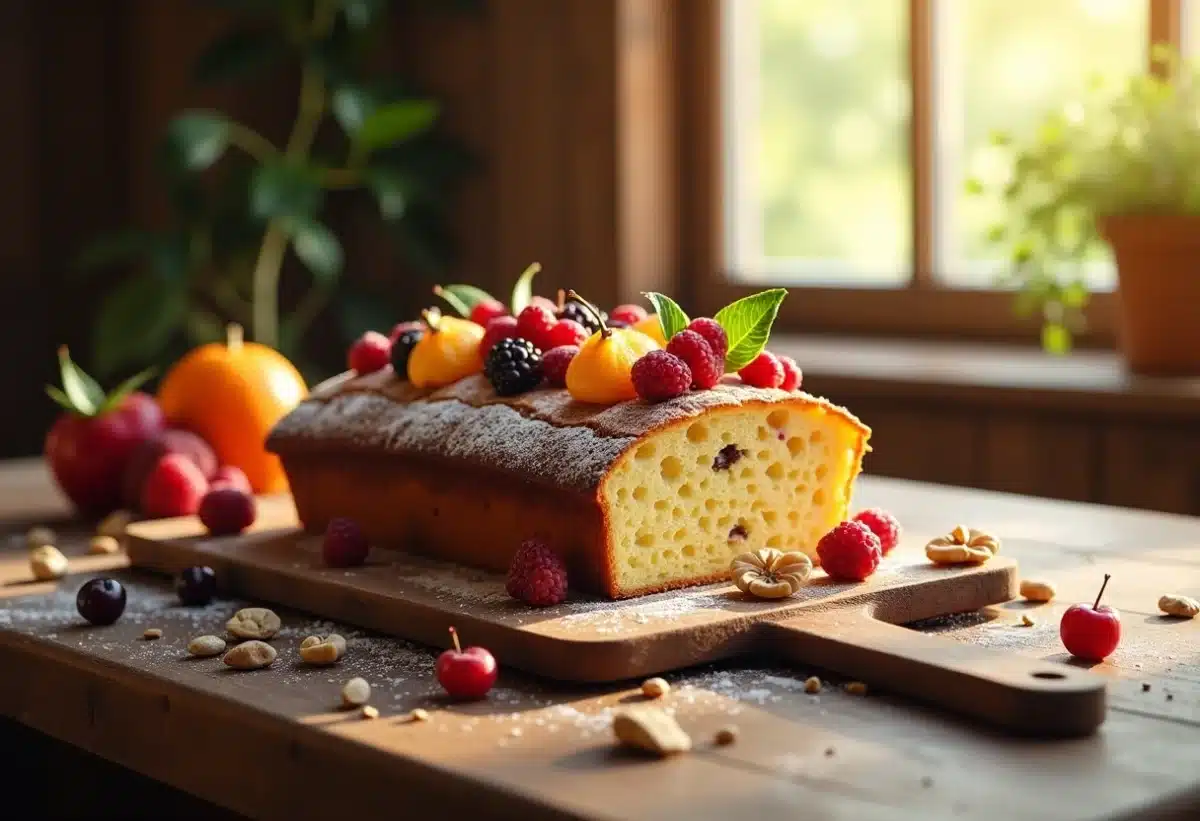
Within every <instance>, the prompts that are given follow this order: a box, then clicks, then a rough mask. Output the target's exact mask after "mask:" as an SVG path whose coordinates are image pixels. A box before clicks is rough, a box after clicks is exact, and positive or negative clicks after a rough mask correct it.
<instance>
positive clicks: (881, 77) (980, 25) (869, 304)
mask: <svg viewBox="0 0 1200 821" xmlns="http://www.w3.org/2000/svg"><path fill="white" fill-rule="evenodd" d="M685 5H689V6H691V5H692V4H685ZM1185 5H1195V6H1200V0H1050V2H1047V0H856V2H846V1H845V0H804V2H796V0H706V2H701V3H698V4H695V5H694V6H693V8H699V7H705V6H707V8H708V10H707V12H704V13H706V14H708V15H709V19H708V21H707V22H706V23H697V22H696V21H692V23H691V24H690V25H689V24H687V23H686V22H685V28H684V32H685V38H686V37H689V36H694V32H697V31H698V32H701V33H702V35H703V33H705V32H707V34H708V36H711V37H712V43H711V44H710V45H709V47H708V48H707V50H706V49H705V47H704V46H698V47H697V46H695V45H694V44H692V46H691V47H690V48H691V51H690V54H691V55H692V56H691V58H690V61H689V58H688V56H687V55H688V53H689V52H688V51H687V49H688V48H689V46H688V44H687V43H686V42H685V63H684V66H683V76H684V82H685V84H686V83H690V82H698V80H697V79H696V78H701V77H705V76H706V74H705V71H704V66H702V65H698V64H697V63H696V62H695V61H696V60H700V61H704V60H708V61H711V62H712V63H713V64H714V65H715V69H710V70H709V71H708V74H707V76H708V77H709V78H711V79H712V80H713V81H714V86H715V87H716V88H717V89H718V93H717V94H715V95H713V97H714V99H713V100H712V101H711V102H710V103H708V107H709V108H711V110H705V107H704V105H703V104H701V105H700V106H699V107H697V106H696V104H695V98H696V96H697V95H695V94H693V95H691V99H692V103H693V104H692V108H691V109H689V107H688V102H687V101H688V99H689V98H688V96H687V93H686V88H685V97H684V107H683V116H684V123H685V125H684V129H685V132H686V131H687V130H688V129H689V128H692V127H694V126H695V127H703V122H702V120H697V119H695V118H697V117H700V118H703V119H707V125H708V126H709V127H711V128H714V129H715V130H716V131H717V136H716V137H715V138H713V139H712V140H711V141H710V142H711V145H710V146H709V147H710V148H711V149H712V152H711V153H712V154H714V155H716V156H717V157H719V162H717V163H715V164H712V165H710V166H709V167H710V170H711V173H713V174H714V175H715V177H716V180H715V182H714V183H713V185H711V186H708V187H704V186H701V187H700V189H698V190H699V191H701V192H703V191H706V190H708V189H709V188H711V190H712V197H713V199H714V201H713V202H710V203H703V202H699V203H684V208H685V223H684V224H685V231H686V230H687V226H688V225H691V226H692V228H693V229H694V228H695V227H696V226H697V225H703V224H704V220H705V219H706V217H705V216H704V215H703V214H701V216H700V217H697V218H694V219H693V220H692V221H691V223H689V222H688V221H687V217H686V209H689V208H691V209H694V210H695V209H701V210H702V209H705V208H708V209H709V216H708V217H707V219H708V225H709V227H711V228H714V229H715V231H714V233H717V234H719V237H720V238H719V240H714V244H715V243H717V242H719V245H720V247H719V248H713V249H711V251H710V252H709V254H708V255H707V257H704V258H706V259H707V260H708V261H709V263H710V265H709V268H710V269H711V270H709V272H708V273H709V282H708V283H707V284H701V285H700V286H699V287H700V289H701V290H702V296H704V295H709V296H710V298H709V299H707V300H703V299H702V301H707V302H712V303H716V302H718V301H721V300H725V299H728V298H729V297H730V296H736V295H737V294H738V293H741V292H748V291H749V290H751V289H755V288H761V287H762V286H763V285H784V286H787V287H791V288H802V289H805V290H804V291H803V292H802V293H801V294H799V295H797V296H796V297H795V298H793V299H790V300H788V302H787V303H785V306H788V303H792V305H791V306H788V307H786V308H785V310H784V312H783V316H784V318H785V320H790V321H791V322H792V324H794V325H800V326H801V327H808V328H814V329H829V330H848V331H849V330H863V329H871V330H879V331H884V332H893V331H895V332H906V333H923V332H926V331H932V332H944V333H953V334H956V335H958V334H961V333H965V334H969V335H976V336H993V337H996V336H999V337H1008V336H1027V338H1029V339H1034V338H1036V337H1035V336H1034V334H1033V329H1034V328H1035V325H1033V324H1025V325H1024V326H1022V325H1021V323H1019V322H1018V321H1017V320H1016V319H1015V318H1014V315H1013V313H1012V311H1011V302H1012V295H1011V293H1005V292H1001V291H999V290H997V288H998V287H999V286H997V285H996V281H997V276H998V275H999V274H1000V273H1001V272H1002V271H1003V270H1004V264H1005V263H1004V260H1003V258H1002V255H1001V253H1000V252H999V251H998V250H997V249H995V248H993V247H991V246H989V245H988V243H987V242H986V240H985V237H986V233H987V227H988V226H989V225H991V224H993V223H994V222H996V221H997V217H998V215H999V211H998V209H999V207H1000V206H999V205H998V204H995V203H988V202H986V201H984V200H982V199H979V198H973V197H970V196H968V195H967V194H966V193H965V191H964V186H963V182H964V180H965V179H966V178H967V177H968V176H978V175H983V176H986V175H988V174H996V173H1001V172H1002V170H1003V162H1001V161H1000V159H999V158H998V157H997V155H996V151H997V149H996V148H995V147H994V146H993V145H992V144H991V141H990V135H991V133H992V132H993V131H995V130H997V129H1004V130H1006V131H1009V132H1012V133H1015V134H1018V135H1020V134H1022V133H1030V131H1031V130H1032V129H1033V128H1035V127H1036V125H1037V124H1038V123H1039V122H1040V121H1041V119H1042V118H1043V117H1044V116H1045V115H1046V114H1047V113H1048V112H1049V111H1051V110H1052V109H1053V108H1055V107H1058V106H1063V105H1065V104H1067V103H1068V102H1069V101H1070V99H1071V97H1072V95H1073V94H1075V93H1076V92H1079V91H1082V90H1083V89H1084V86H1085V84H1086V83H1087V82H1088V81H1089V80H1090V78H1091V77H1092V76H1094V75H1095V74H1098V73H1099V74H1103V75H1106V76H1112V77H1118V78H1121V77H1124V76H1127V75H1129V74H1131V73H1134V72H1137V71H1140V70H1143V68H1144V67H1145V66H1146V65H1148V63H1149V57H1148V55H1149V50H1150V44H1151V43H1152V42H1167V43H1170V44H1173V45H1175V46H1176V47H1179V46H1180V45H1183V44H1184V42H1186V43H1187V44H1188V45H1191V44H1193V43H1194V44H1195V45H1196V46H1197V47H1198V48H1197V50H1200V9H1188V8H1184V6H1185ZM1188 12H1192V13H1188ZM688 13H689V14H692V13H695V14H698V15H699V14H701V12H688ZM688 32H692V33H693V34H691V35H689V34H688ZM714 75H715V76H714ZM718 78H719V81H718ZM687 139H688V137H687V136H686V134H685V136H684V140H685V141H686V140H687ZM684 156H685V158H686V157H688V156H691V157H696V156H698V152H697V151H695V150H693V151H691V152H690V153H689V152H687V151H686V150H685V153H684ZM685 162H686V160H685ZM710 162H711V158H710ZM714 165H715V167H714ZM685 168H686V167H685ZM694 237H695V233H694V232H693V234H692V235H691V237H685V243H686V242H687V241H688V240H689V239H691V238H694ZM1087 278H1088V280H1089V284H1090V285H1091V286H1092V288H1093V289H1094V290H1095V291H1100V292H1103V291H1109V290H1111V288H1112V286H1113V283H1114V270H1113V266H1112V264H1111V261H1110V260H1108V259H1106V258H1103V257H1101V258H1098V259H1096V260H1095V262H1094V264H1092V265H1090V266H1089V268H1088V270H1087ZM802 302H803V303H805V304H806V305H807V307H804V306H801V305H799V303H802ZM1109 302H1110V300H1108V299H1107V298H1106V297H1105V295H1104V294H1101V295H1100V296H1099V297H1098V298H1097V299H1096V300H1095V305H1096V308H1097V310H1096V311H1094V312H1093V328H1094V331H1095V333H1094V337H1095V338H1096V339H1098V340H1099V341H1102V342H1103V341H1111V333H1112V329H1111V323H1110V322H1109V321H1108V315H1109V314H1110V313H1111V309H1110V308H1109V307H1108V304H1109ZM839 313H841V314H844V315H855V316H858V317H859V319H858V320H853V319H852V320H851V321H849V322H848V323H841V322H839V321H838V320H837V318H836V317H837V315H838V314H839Z"/></svg>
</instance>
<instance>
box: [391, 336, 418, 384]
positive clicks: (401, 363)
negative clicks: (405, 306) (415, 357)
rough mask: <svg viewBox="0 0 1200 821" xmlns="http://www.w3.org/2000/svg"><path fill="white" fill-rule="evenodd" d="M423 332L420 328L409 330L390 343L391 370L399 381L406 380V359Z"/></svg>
mask: <svg viewBox="0 0 1200 821" xmlns="http://www.w3.org/2000/svg"><path fill="white" fill-rule="evenodd" d="M424 335H425V332H424V331H423V330H421V329H420V328H410V329H409V330H407V331H404V332H403V333H401V334H400V335H399V336H397V337H396V341H395V342H393V343H392V370H393V371H395V372H396V376H398V377H400V378H401V379H407V378H408V357H409V355H410V354H411V353H412V350H413V348H415V347H417V343H418V342H420V341H421V337H423V336H424Z"/></svg>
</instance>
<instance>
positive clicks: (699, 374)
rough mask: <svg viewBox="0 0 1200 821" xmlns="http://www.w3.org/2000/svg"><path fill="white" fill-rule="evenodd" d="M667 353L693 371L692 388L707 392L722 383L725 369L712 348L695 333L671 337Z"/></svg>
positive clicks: (678, 334) (689, 332)
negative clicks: (680, 360) (673, 355)
mask: <svg viewBox="0 0 1200 821" xmlns="http://www.w3.org/2000/svg"><path fill="white" fill-rule="evenodd" d="M667 351H668V352H669V353H673V354H675V355H676V356H677V357H679V358H680V359H682V360H683V361H684V362H686V363H687V366H688V368H690V369H691V371H692V387H693V388H696V389H698V390H702V391H706V390H708V389H709V388H711V387H713V386H714V385H716V384H717V383H718V382H720V381H721V375H722V374H723V373H724V372H725V368H724V367H722V365H721V363H720V362H719V361H718V360H717V357H716V354H714V353H713V349H712V346H710V345H709V344H708V341H707V340H705V338H704V337H702V336H701V335H700V334H698V333H696V332H695V331H687V330H683V331H680V332H679V333H677V334H675V336H673V337H671V341H670V342H668V343H667Z"/></svg>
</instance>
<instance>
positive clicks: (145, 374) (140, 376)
mask: <svg viewBox="0 0 1200 821" xmlns="http://www.w3.org/2000/svg"><path fill="white" fill-rule="evenodd" d="M157 370H158V369H157V368H146V370H144V371H142V372H140V373H135V374H134V375H133V376H131V377H129V378H128V379H126V380H125V381H124V382H122V383H121V384H120V385H117V387H116V388H115V389H114V390H113V392H112V393H110V394H109V395H108V398H107V399H105V400H104V403H103V404H102V405H100V409H99V413H101V414H103V413H107V412H108V411H110V410H113V409H114V408H116V407H117V406H118V405H120V404H121V402H122V401H123V400H124V399H125V397H127V396H129V394H131V393H133V392H134V391H136V390H137V389H138V388H140V387H141V386H142V385H145V384H146V383H147V382H149V381H150V380H151V378H153V376H154V374H155V373H156V372H157Z"/></svg>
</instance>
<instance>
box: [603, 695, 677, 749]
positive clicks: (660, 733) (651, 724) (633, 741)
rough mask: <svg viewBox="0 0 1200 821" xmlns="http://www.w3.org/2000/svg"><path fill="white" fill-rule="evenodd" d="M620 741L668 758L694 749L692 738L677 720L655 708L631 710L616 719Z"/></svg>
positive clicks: (626, 710) (623, 712) (618, 715)
mask: <svg viewBox="0 0 1200 821" xmlns="http://www.w3.org/2000/svg"><path fill="white" fill-rule="evenodd" d="M612 726H613V734H614V735H615V736H616V737H617V741H618V742H619V743H620V744H622V745H624V746H626V747H631V748H633V749H635V750H642V751H643V752H648V753H654V754H655V755H658V756H668V755H672V754H673V753H683V752H687V751H688V750H690V749H692V738H691V736H689V735H688V734H687V733H685V732H684V731H683V728H682V727H680V726H679V724H678V723H677V722H676V721H675V719H674V718H672V717H671V716H669V715H667V714H666V713H665V712H663V711H662V710H660V709H658V708H656V707H629V708H627V709H624V710H620V711H618V712H617V713H616V714H615V715H614V716H613V725H612Z"/></svg>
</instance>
